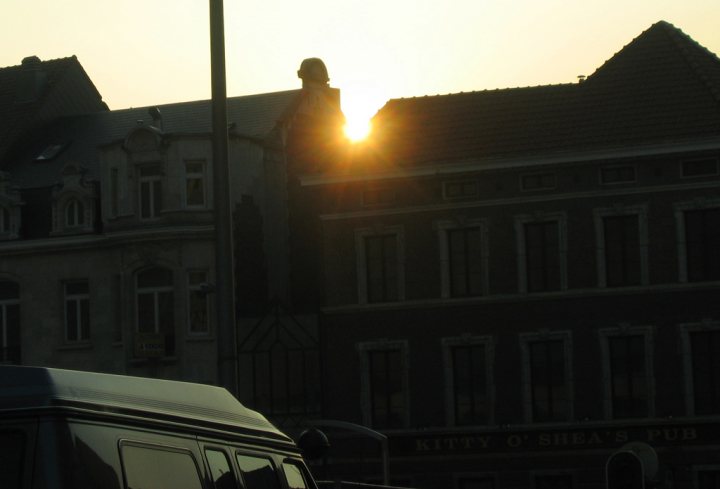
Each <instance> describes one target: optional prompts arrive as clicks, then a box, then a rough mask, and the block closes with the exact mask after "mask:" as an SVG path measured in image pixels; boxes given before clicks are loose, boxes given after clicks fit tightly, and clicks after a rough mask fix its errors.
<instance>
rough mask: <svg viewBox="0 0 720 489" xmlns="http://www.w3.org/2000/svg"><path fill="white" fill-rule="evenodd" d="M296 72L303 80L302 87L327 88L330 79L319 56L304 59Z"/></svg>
mask: <svg viewBox="0 0 720 489" xmlns="http://www.w3.org/2000/svg"><path fill="white" fill-rule="evenodd" d="M297 74H298V78H301V79H302V81H303V83H302V87H303V88H327V87H328V82H329V81H330V78H329V77H328V72H327V68H326V67H325V63H323V61H322V60H321V59H320V58H308V59H306V60H304V61H303V62H302V64H301V65H300V69H299V70H298V72H297Z"/></svg>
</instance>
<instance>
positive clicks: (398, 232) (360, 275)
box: [355, 225, 405, 305]
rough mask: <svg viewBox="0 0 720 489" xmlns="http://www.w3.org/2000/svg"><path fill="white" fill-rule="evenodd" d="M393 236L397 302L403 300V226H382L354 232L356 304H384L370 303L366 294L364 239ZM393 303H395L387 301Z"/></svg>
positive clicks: (366, 267)
mask: <svg viewBox="0 0 720 489" xmlns="http://www.w3.org/2000/svg"><path fill="white" fill-rule="evenodd" d="M389 235H395V239H396V240H397V243H396V245H397V246H396V247H397V258H396V260H397V282H398V283H397V287H398V290H397V297H398V298H397V302H401V301H404V300H405V235H404V227H403V226H382V225H378V226H375V227H373V228H362V229H356V230H355V255H356V263H357V290H358V303H359V304H361V305H365V304H369V303H371V304H378V303H385V302H370V301H369V297H368V296H369V294H368V285H369V284H368V265H367V250H366V246H365V239H366V238H368V237H378V236H389ZM389 302H395V301H389Z"/></svg>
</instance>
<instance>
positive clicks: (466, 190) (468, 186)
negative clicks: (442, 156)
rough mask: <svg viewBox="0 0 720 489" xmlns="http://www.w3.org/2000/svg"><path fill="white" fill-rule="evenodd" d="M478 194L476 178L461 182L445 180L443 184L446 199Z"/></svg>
mask: <svg viewBox="0 0 720 489" xmlns="http://www.w3.org/2000/svg"><path fill="white" fill-rule="evenodd" d="M477 194H478V184H477V181H476V180H464V181H460V182H445V183H444V184H443V196H444V197H445V198H446V199H459V198H462V197H474V196H476V195H477Z"/></svg>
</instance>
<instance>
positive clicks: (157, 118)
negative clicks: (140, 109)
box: [148, 107, 163, 131]
mask: <svg viewBox="0 0 720 489" xmlns="http://www.w3.org/2000/svg"><path fill="white" fill-rule="evenodd" d="M148 114H150V117H152V120H153V126H155V127H157V128H158V129H160V130H161V131H162V130H163V120H162V114H161V113H160V109H158V108H157V107H150V108H149V109H148Z"/></svg>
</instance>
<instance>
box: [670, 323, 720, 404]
mask: <svg viewBox="0 0 720 489" xmlns="http://www.w3.org/2000/svg"><path fill="white" fill-rule="evenodd" d="M680 337H681V339H682V350H683V364H684V370H685V382H684V385H685V410H686V412H687V414H688V415H689V416H694V415H698V416H702V415H709V414H720V322H718V321H712V320H711V319H709V318H708V319H704V320H703V321H702V322H700V323H690V324H681V325H680Z"/></svg>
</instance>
